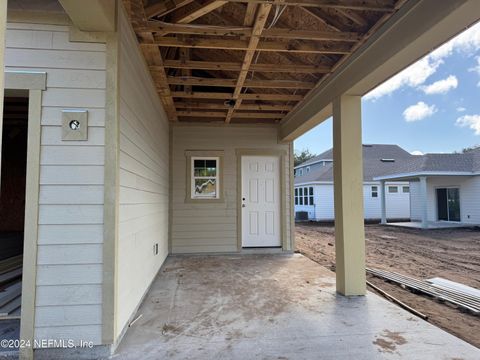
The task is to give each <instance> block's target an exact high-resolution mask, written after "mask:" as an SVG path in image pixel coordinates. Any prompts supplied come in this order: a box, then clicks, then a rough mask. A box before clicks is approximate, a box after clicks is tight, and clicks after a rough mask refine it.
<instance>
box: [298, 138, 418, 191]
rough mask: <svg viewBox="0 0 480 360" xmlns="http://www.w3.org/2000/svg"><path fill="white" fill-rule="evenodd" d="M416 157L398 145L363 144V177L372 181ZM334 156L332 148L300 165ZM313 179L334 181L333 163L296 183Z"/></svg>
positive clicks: (299, 179)
mask: <svg viewBox="0 0 480 360" xmlns="http://www.w3.org/2000/svg"><path fill="white" fill-rule="evenodd" d="M415 157H416V156H414V155H411V154H410V153H409V152H407V151H405V150H404V149H402V148H401V147H400V146H398V145H388V144H372V145H370V144H369V145H363V179H364V181H372V180H373V178H374V177H377V176H382V175H385V174H390V173H396V172H397V171H396V170H397V169H398V168H399V166H400V165H401V164H403V163H404V162H406V161H409V160H410V159H412V158H415ZM332 158H333V153H332V149H330V150H327V151H325V152H324V153H322V154H320V155H318V156H316V157H315V158H313V159H310V160H308V161H306V162H304V163H303V164H301V165H299V166H307V165H311V164H312V163H315V162H317V161H321V160H323V159H332ZM382 159H393V160H395V161H393V162H385V161H382ZM312 181H333V164H328V165H326V166H323V167H319V168H312V170H311V171H310V172H309V173H308V174H305V175H303V176H297V177H295V184H300V183H306V182H312Z"/></svg>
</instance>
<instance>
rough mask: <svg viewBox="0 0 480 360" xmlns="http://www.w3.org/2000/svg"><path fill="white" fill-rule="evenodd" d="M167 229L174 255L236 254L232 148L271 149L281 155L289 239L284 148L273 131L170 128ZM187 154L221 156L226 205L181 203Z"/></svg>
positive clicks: (235, 208) (239, 128)
mask: <svg viewBox="0 0 480 360" xmlns="http://www.w3.org/2000/svg"><path fill="white" fill-rule="evenodd" d="M171 143H172V164H171V171H172V179H173V182H172V209H171V210H172V229H171V243H172V244H171V246H172V252H173V253H202V252H235V251H237V250H238V248H237V230H238V229H237V216H238V214H237V206H238V203H237V185H238V184H237V179H238V178H237V175H238V174H237V156H236V150H237V149H275V150H284V151H285V155H286V156H285V164H284V171H285V178H286V183H285V184H284V189H282V196H285V199H286V203H285V209H284V218H283V221H285V222H286V227H287V229H286V236H287V240H288V242H289V243H290V244H291V239H290V215H291V211H290V209H291V203H290V201H293V197H291V196H290V167H289V165H290V164H289V161H290V156H289V144H278V141H277V128H276V127H272V126H265V127H261V126H229V127H225V126H208V125H205V126H201V125H199V126H193V125H177V126H174V127H173V129H172V139H171ZM187 150H216V151H218V150H221V151H224V159H223V164H224V169H223V179H221V181H223V184H224V194H225V201H224V202H221V203H218V202H217V203H192V202H186V201H185V198H186V171H187V164H186V155H185V151H187Z"/></svg>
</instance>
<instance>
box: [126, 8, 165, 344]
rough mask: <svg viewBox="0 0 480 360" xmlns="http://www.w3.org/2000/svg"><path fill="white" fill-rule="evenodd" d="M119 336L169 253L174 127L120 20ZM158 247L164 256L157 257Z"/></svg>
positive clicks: (132, 39) (131, 35) (160, 254)
mask: <svg viewBox="0 0 480 360" xmlns="http://www.w3.org/2000/svg"><path fill="white" fill-rule="evenodd" d="M119 20H120V34H121V36H120V60H119V64H120V171H119V182H120V189H119V203H120V205H119V229H118V234H119V239H118V274H117V279H118V281H117V289H118V292H117V296H118V299H119V302H118V312H117V323H118V327H117V329H118V333H117V335H118V334H120V332H121V331H122V330H123V329H124V327H125V326H126V325H127V323H128V321H129V319H130V318H131V317H132V316H133V315H134V311H135V309H136V308H137V306H138V305H139V302H140V300H141V299H142V296H143V295H144V293H145V291H146V290H147V288H148V286H149V285H150V283H151V281H152V280H153V278H154V277H155V275H156V274H157V272H158V270H159V268H160V266H161V265H162V263H163V261H164V260H165V258H166V256H167V254H168V197H169V125H168V121H167V118H166V115H165V112H164V111H163V108H162V105H161V103H160V101H159V98H158V96H157V93H156V89H155V87H154V85H153V83H152V80H151V78H150V74H149V71H148V69H147V68H146V67H145V64H144V60H143V57H142V55H141V54H140V52H139V50H138V46H137V43H136V39H135V36H134V34H133V33H132V31H131V29H130V25H129V24H127V22H128V21H127V20H126V19H125V18H124V17H123V16H121V17H120V19H119ZM155 244H158V248H159V249H158V250H159V254H158V255H155V254H154V252H153V248H154V245H155Z"/></svg>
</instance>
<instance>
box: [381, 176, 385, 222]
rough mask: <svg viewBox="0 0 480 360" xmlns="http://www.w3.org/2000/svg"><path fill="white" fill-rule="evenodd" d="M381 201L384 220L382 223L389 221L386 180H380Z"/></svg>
mask: <svg viewBox="0 0 480 360" xmlns="http://www.w3.org/2000/svg"><path fill="white" fill-rule="evenodd" d="M380 201H381V208H382V220H381V222H380V223H381V224H384V225H385V224H386V223H387V202H386V199H385V180H382V181H380Z"/></svg>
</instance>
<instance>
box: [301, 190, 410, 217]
mask: <svg viewBox="0 0 480 360" xmlns="http://www.w3.org/2000/svg"><path fill="white" fill-rule="evenodd" d="M389 185H391V186H398V190H399V192H398V193H389V192H388V186H389ZM309 186H312V185H302V186H299V187H309ZM372 186H377V187H378V190H379V191H378V197H376V198H373V197H372V196H371V187H372ZM402 186H408V183H405V182H402V183H387V185H386V186H385V188H386V206H387V218H388V219H408V218H410V196H409V194H408V193H403V192H402ZM313 193H314V204H315V206H305V205H296V206H295V211H296V212H297V211H308V213H309V219H310V220H317V221H323V220H334V218H335V209H334V194H333V184H315V185H313ZM363 208H364V218H365V219H380V218H381V199H380V183H371V184H368V185H364V186H363Z"/></svg>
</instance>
